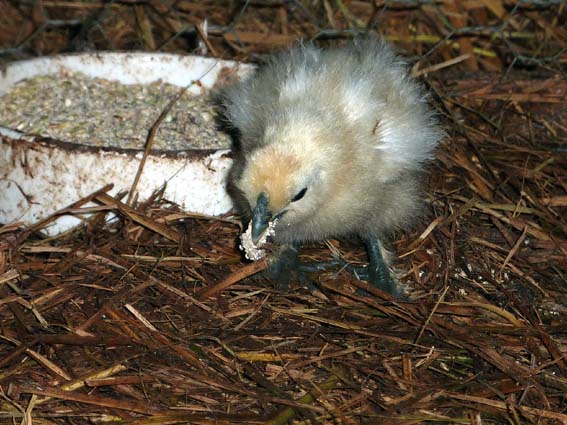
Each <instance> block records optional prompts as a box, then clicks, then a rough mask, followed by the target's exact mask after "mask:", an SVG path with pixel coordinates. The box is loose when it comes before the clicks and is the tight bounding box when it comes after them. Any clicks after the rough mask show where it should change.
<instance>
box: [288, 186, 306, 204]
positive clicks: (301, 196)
mask: <svg viewBox="0 0 567 425" xmlns="http://www.w3.org/2000/svg"><path fill="white" fill-rule="evenodd" d="M306 192H307V188H306V187H304V188H303V189H301V190H300V191H299V192H297V193H296V195H295V196H294V197H293V198H292V199H291V202H296V201H299V200H300V199H301V198H303V197H304V196H305V193H306Z"/></svg>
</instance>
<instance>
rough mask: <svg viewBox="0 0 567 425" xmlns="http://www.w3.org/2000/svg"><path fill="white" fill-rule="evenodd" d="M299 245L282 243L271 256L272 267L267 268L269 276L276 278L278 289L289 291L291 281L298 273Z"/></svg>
mask: <svg viewBox="0 0 567 425" xmlns="http://www.w3.org/2000/svg"><path fill="white" fill-rule="evenodd" d="M298 253H299V247H298V246H296V245H293V244H285V245H281V246H280V247H279V249H278V251H277V252H276V253H275V254H274V255H273V256H272V257H271V258H270V267H269V268H268V270H267V275H268V277H269V278H271V279H274V280H275V281H276V283H277V286H278V289H280V290H283V291H287V290H288V289H289V283H290V281H291V280H292V278H293V277H294V275H296V274H297V271H298V268H299V255H298Z"/></svg>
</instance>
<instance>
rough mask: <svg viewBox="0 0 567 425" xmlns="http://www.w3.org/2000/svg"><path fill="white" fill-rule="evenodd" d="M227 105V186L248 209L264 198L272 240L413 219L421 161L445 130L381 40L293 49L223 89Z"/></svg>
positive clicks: (383, 229) (378, 232) (388, 227)
mask: <svg viewBox="0 0 567 425" xmlns="http://www.w3.org/2000/svg"><path fill="white" fill-rule="evenodd" d="M223 102H224V105H225V108H226V116H227V118H228V120H229V121H230V123H231V124H232V125H233V126H234V127H236V128H237V129H238V130H239V133H240V137H239V142H240V152H239V154H238V155H237V157H236V160H235V164H234V167H233V170H232V172H231V183H232V184H233V185H234V186H235V187H236V188H238V191H239V192H240V193H241V194H243V197H244V198H245V200H246V201H245V202H244V209H248V208H249V209H250V210H252V209H255V208H256V207H257V206H258V205H257V204H258V202H259V199H260V196H261V195H262V196H264V199H266V202H267V210H268V211H269V217H279V220H278V223H277V225H276V227H275V236H274V238H275V240H276V241H277V242H300V241H305V240H321V239H324V238H327V237H339V236H343V235H352V234H357V235H360V236H362V237H363V238H365V239H369V238H376V239H377V238H381V237H383V236H384V235H386V234H388V233H390V232H391V231H392V230H394V229H395V228H397V227H400V226H404V225H405V224H406V223H408V222H409V221H411V220H412V219H413V218H414V217H415V216H416V213H417V211H418V208H419V204H420V199H421V195H420V188H419V186H420V185H419V179H420V175H421V171H422V168H423V164H424V162H426V161H427V160H429V159H430V158H431V157H432V152H433V150H434V148H435V146H436V144H437V143H438V141H439V139H440V137H441V131H440V130H439V129H438V127H437V126H436V123H435V120H434V119H433V117H432V112H431V110H430V109H429V107H428V106H427V103H426V102H425V100H424V96H423V93H422V90H421V89H420V87H419V86H418V85H417V84H416V83H415V82H414V81H412V80H411V79H410V78H409V77H408V76H407V73H406V66H405V64H404V62H403V61H401V60H400V59H399V58H398V57H397V56H396V55H395V54H394V53H393V52H392V51H391V50H390V48H389V47H387V46H386V45H385V44H383V43H382V42H381V41H380V40H378V39H375V38H367V39H363V40H358V41H356V42H354V43H353V44H352V45H350V46H348V47H345V48H336V49H328V50H322V49H318V48H316V47H314V46H311V45H309V46H299V47H296V48H294V49H292V50H290V51H288V52H286V53H283V54H280V55H278V56H275V57H274V58H273V59H272V60H271V61H270V62H269V63H268V64H267V65H265V66H264V67H262V68H260V69H259V70H258V71H257V72H256V73H255V74H254V75H253V76H251V77H250V78H248V79H246V80H245V81H243V82H241V83H239V84H238V85H235V86H233V87H231V88H229V89H228V90H226V91H225V93H224V96H223ZM250 210H249V211H250ZM244 212H246V211H244ZM269 217H268V218H269Z"/></svg>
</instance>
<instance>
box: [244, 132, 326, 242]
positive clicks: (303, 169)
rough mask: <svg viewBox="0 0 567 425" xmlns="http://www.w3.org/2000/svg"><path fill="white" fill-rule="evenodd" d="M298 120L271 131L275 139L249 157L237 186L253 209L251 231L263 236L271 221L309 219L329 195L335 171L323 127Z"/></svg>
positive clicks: (286, 222)
mask: <svg viewBox="0 0 567 425" xmlns="http://www.w3.org/2000/svg"><path fill="white" fill-rule="evenodd" d="M314 130H315V129H313V128H303V126H301V125H298V124H295V125H293V126H291V128H281V127H279V126H278V128H273V129H270V128H268V129H267V130H266V137H269V138H270V140H271V143H269V144H266V145H264V146H262V147H260V148H258V149H257V150H255V151H254V152H253V153H252V154H251V155H249V156H248V158H247V160H246V166H245V167H244V170H243V172H242V175H241V177H240V179H239V181H238V186H239V188H240V189H241V190H242V192H243V193H244V195H245V196H246V198H247V200H248V202H249V203H250V206H251V207H252V210H253V214H252V215H253V218H252V227H253V229H252V234H253V237H255V236H256V237H257V236H259V235H260V234H261V233H262V231H263V230H265V229H266V227H267V225H268V222H270V221H273V220H274V219H276V218H277V219H278V224H277V227H276V234H277V228H278V227H287V226H293V225H294V224H295V223H297V222H300V221H304V220H308V219H309V218H310V217H312V216H313V215H315V214H316V213H317V211H318V209H319V208H320V207H321V206H322V205H323V204H324V203H325V200H326V199H328V194H329V191H330V188H331V187H332V186H333V185H334V184H335V182H334V181H335V178H336V173H335V170H334V167H333V166H331V164H330V163H332V162H333V160H334V155H333V153H332V152H326V149H325V144H324V143H321V142H320V137H324V136H325V135H324V134H321V132H320V131H314Z"/></svg>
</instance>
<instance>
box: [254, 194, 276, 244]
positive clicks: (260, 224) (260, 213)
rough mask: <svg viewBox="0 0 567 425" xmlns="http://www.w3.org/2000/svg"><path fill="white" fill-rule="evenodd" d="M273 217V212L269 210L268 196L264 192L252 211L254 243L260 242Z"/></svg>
mask: <svg viewBox="0 0 567 425" xmlns="http://www.w3.org/2000/svg"><path fill="white" fill-rule="evenodd" d="M271 219H272V213H271V212H270V211H269V210H268V197H267V196H266V194H265V193H263V192H262V193H260V195H259V196H258V199H257V200H256V206H255V207H254V211H253V212H252V241H253V242H254V243H257V242H258V240H259V239H260V237H261V236H262V233H264V231H265V230H266V229H267V228H268V223H269V222H270V220H271Z"/></svg>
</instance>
